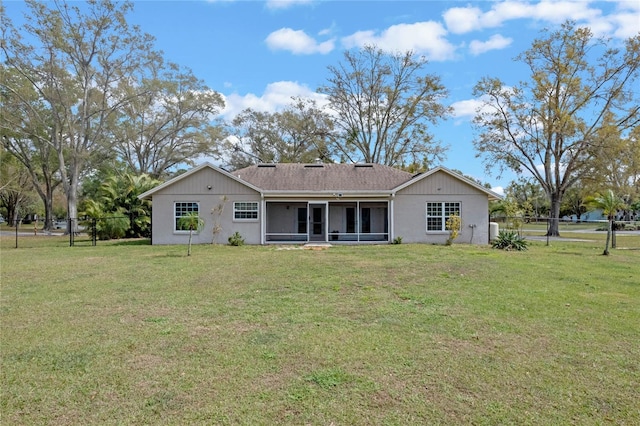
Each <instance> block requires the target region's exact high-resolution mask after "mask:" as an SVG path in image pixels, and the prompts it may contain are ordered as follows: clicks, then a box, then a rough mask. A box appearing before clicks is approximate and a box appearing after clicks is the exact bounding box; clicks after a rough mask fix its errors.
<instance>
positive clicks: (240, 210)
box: [233, 201, 258, 220]
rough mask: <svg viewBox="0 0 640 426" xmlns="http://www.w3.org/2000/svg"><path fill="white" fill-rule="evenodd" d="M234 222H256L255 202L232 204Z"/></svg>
mask: <svg viewBox="0 0 640 426" xmlns="http://www.w3.org/2000/svg"><path fill="white" fill-rule="evenodd" d="M233 219H234V220H258V202H257V201H236V202H234V203H233Z"/></svg>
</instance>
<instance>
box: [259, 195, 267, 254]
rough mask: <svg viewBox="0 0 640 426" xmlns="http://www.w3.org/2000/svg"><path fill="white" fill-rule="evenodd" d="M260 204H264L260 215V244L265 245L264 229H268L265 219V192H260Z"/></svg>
mask: <svg viewBox="0 0 640 426" xmlns="http://www.w3.org/2000/svg"><path fill="white" fill-rule="evenodd" d="M260 200H261V201H260V204H261V205H262V208H261V209H260V210H261V215H260V245H265V243H266V241H265V238H264V231H265V229H266V226H265V221H266V217H267V202H266V201H265V200H264V192H261V193H260Z"/></svg>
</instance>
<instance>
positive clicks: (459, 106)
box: [451, 99, 484, 118]
mask: <svg viewBox="0 0 640 426" xmlns="http://www.w3.org/2000/svg"><path fill="white" fill-rule="evenodd" d="M483 105H484V102H483V101H481V100H480V99H467V100H464V101H458V102H454V103H453V104H451V108H453V116H454V117H455V118H473V117H474V116H475V115H476V111H477V110H478V108H481V107H482V106H483Z"/></svg>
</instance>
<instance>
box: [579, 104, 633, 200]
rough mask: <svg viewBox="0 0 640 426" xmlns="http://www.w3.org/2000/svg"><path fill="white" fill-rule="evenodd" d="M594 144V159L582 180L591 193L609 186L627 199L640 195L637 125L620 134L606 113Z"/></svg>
mask: <svg viewBox="0 0 640 426" xmlns="http://www.w3.org/2000/svg"><path fill="white" fill-rule="evenodd" d="M597 141H598V143H596V144H594V147H593V163H592V168H591V170H590V173H589V175H588V176H587V177H585V179H583V181H585V182H586V185H587V187H588V188H590V189H591V193H595V192H601V191H604V190H606V189H612V190H613V191H614V192H615V193H616V194H620V195H621V196H623V197H624V198H625V199H626V201H627V202H629V201H631V200H634V199H636V198H638V197H640V125H637V126H634V127H633V128H632V129H631V131H630V132H629V135H628V136H626V137H625V136H622V135H621V132H620V130H619V128H618V126H616V125H615V122H613V118H612V117H611V116H610V115H607V117H606V119H605V125H603V126H602V127H601V128H600V129H599V131H598V136H597Z"/></svg>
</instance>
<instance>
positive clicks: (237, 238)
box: [229, 231, 244, 246]
mask: <svg viewBox="0 0 640 426" xmlns="http://www.w3.org/2000/svg"><path fill="white" fill-rule="evenodd" d="M229 245H231V246H241V245H244V238H242V235H240V233H239V232H238V231H236V232H235V233H234V234H233V235H232V236H230V237H229Z"/></svg>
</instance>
